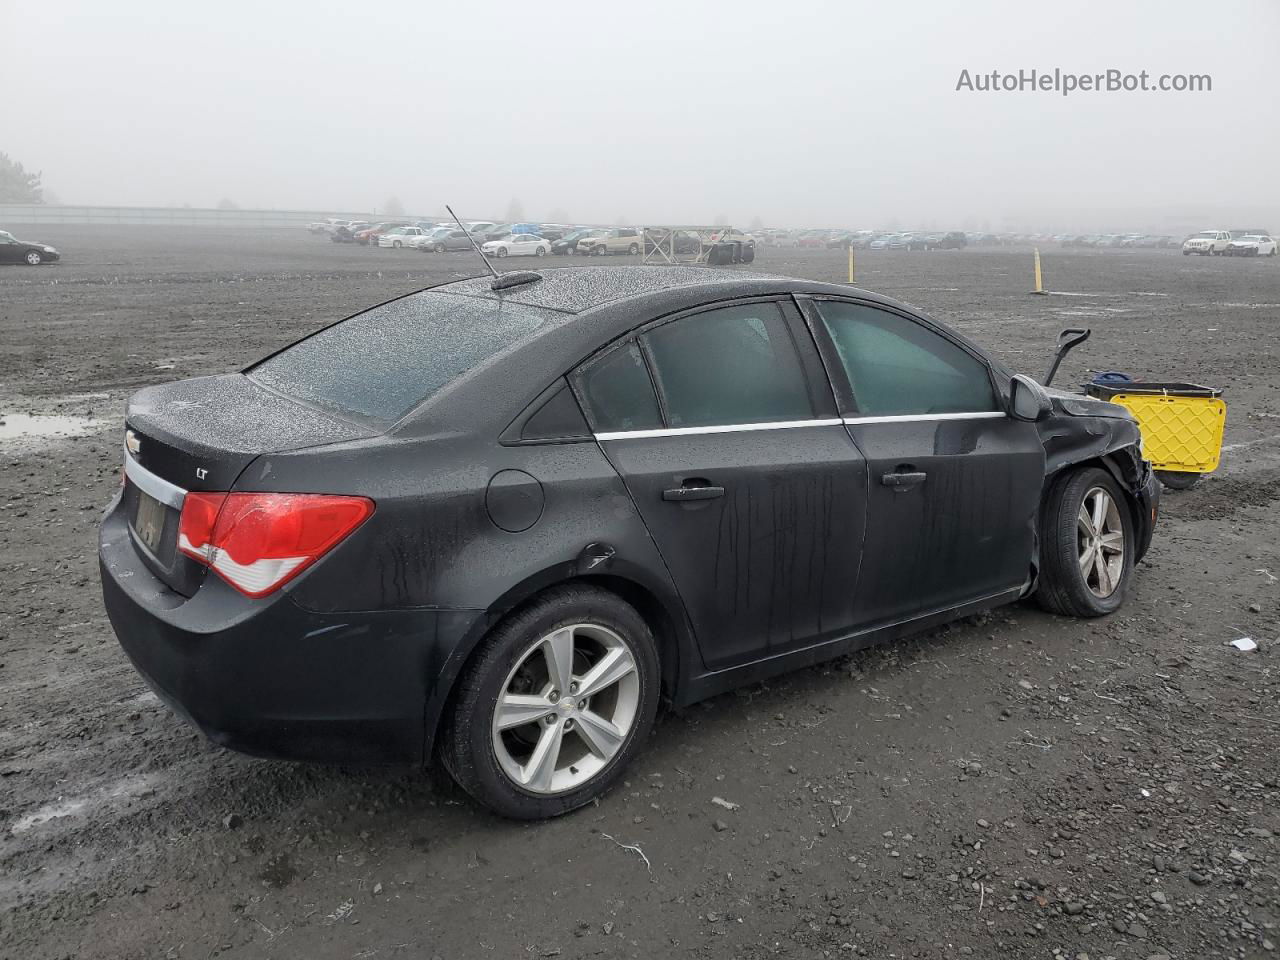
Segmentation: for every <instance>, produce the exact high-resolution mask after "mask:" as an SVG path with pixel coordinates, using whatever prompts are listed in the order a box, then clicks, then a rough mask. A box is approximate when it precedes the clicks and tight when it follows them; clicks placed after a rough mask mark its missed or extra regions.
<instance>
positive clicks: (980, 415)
mask: <svg viewBox="0 0 1280 960" xmlns="http://www.w3.org/2000/svg"><path fill="white" fill-rule="evenodd" d="M1005 416H1007V414H1006V413H1005V412H1004V411H1003V410H983V411H981V412H977V413H903V414H895V415H892V416H885V417H845V418H844V422H845V423H846V424H850V425H853V424H858V423H916V422H919V421H924V420H996V419H999V418H1002V417H1005Z"/></svg>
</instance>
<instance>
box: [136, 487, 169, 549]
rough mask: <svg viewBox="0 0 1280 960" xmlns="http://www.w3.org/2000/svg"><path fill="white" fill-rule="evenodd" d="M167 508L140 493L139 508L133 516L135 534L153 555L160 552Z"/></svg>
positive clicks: (145, 494)
mask: <svg viewBox="0 0 1280 960" xmlns="http://www.w3.org/2000/svg"><path fill="white" fill-rule="evenodd" d="M164 519H165V506H164V504H163V503H161V502H160V501H159V500H157V499H156V498H155V497H153V496H150V495H149V494H147V493H144V492H143V491H141V490H139V491H138V507H137V510H135V511H134V514H133V532H134V533H136V534H137V535H138V539H139V540H141V541H142V545H143V546H144V547H146V548H147V549H148V550H150V551H151V552H152V553H159V552H160V541H161V539H162V538H163V536H164Z"/></svg>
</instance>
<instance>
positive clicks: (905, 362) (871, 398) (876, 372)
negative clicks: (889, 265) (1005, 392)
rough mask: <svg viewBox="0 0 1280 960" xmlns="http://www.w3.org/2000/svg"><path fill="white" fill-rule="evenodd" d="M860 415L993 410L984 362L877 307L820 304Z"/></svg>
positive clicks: (941, 338) (839, 303) (988, 379)
mask: <svg viewBox="0 0 1280 960" xmlns="http://www.w3.org/2000/svg"><path fill="white" fill-rule="evenodd" d="M818 310H819V312H820V313H821V315H822V320H823V322H824V324H825V325H826V328H827V331H828V333H830V335H831V339H832V341H833V342H834V343H835V347H836V352H837V353H838V354H839V355H840V362H841V363H842V364H843V366H844V369H845V373H847V374H848V376H849V383H850V386H851V387H852V388H853V397H854V401H855V402H856V403H857V406H858V413H859V414H862V415H864V416H905V415H913V414H914V415H927V414H938V413H983V412H988V411H996V410H999V409H1000V408H999V407H998V406H997V405H996V399H995V394H994V392H993V391H992V389H991V380H990V377H989V376H988V374H987V367H986V364H984V363H983V362H982V361H980V360H978V359H977V358H975V357H974V356H973V355H972V354H970V353H968V352H967V351H965V350H963V349H962V348H960V347H959V346H957V345H956V344H954V343H952V342H951V341H950V340H948V339H946V338H945V337H943V336H941V335H940V334H938V333H935V332H934V331H933V330H930V329H929V328H928V327H926V326H924V325H923V324H919V323H916V322H914V321H912V320H908V319H906V318H905V317H900V316H898V315H897V314H894V313H889V312H888V311H886V310H880V309H878V308H876V307H869V306H864V305H862V304H856V303H843V302H839V301H826V302H822V303H819V304H818Z"/></svg>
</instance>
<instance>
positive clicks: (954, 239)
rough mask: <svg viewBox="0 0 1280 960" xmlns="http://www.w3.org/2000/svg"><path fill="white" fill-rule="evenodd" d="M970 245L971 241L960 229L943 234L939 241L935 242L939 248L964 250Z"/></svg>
mask: <svg viewBox="0 0 1280 960" xmlns="http://www.w3.org/2000/svg"><path fill="white" fill-rule="evenodd" d="M968 245H969V241H968V240H967V239H966V238H965V235H964V233H963V232H962V231H960V230H952V231H950V232H948V233H944V234H942V236H940V237H939V238H938V242H937V243H936V244H934V246H935V247H937V249H939V250H963V249H964V248H965V247H967V246H968Z"/></svg>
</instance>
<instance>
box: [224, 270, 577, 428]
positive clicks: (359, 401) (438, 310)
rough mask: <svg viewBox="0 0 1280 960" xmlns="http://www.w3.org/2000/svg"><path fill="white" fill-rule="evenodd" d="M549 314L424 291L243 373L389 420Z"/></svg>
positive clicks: (358, 414)
mask: <svg viewBox="0 0 1280 960" xmlns="http://www.w3.org/2000/svg"><path fill="white" fill-rule="evenodd" d="M553 316H554V314H551V313H549V312H546V311H543V310H538V309H536V308H534V307H525V306H520V305H519V304H514V303H510V302H507V303H502V302H500V301H497V300H486V299H479V298H472V297H455V296H451V295H449V294H447V293H438V292H433V291H427V292H425V293H418V294H414V295H412V296H408V297H402V298H401V299H399V300H394V301H392V302H391V303H385V304H383V305H382V306H380V307H374V308H373V309H372V310H367V311H365V312H364V313H360V314H357V315H356V316H354V317H350V318H348V319H346V320H343V321H341V322H340V323H336V324H334V325H333V326H331V327H326V328H325V329H324V330H321V331H319V332H318V333H316V334H313V335H312V336H310V337H307V338H306V339H305V340H300V341H298V342H297V343H295V344H294V345H293V346H291V347H287V348H285V349H284V350H282V351H281V352H280V353H277V354H276V355H275V356H273V357H268V358H267V359H266V360H263V361H262V362H261V363H259V364H257V365H256V366H254V367H251V368H250V369H249V370H247V371H246V373H247V374H248V376H249V377H250V378H251V379H253V380H256V381H257V382H258V383H261V384H262V385H263V386H266V387H269V388H271V389H272V390H277V391H279V392H280V393H283V394H285V395H286V396H290V397H296V398H297V399H299V400H303V401H306V402H308V403H312V404H314V405H316V406H318V407H322V408H324V409H326V410H331V411H333V412H335V413H337V414H339V415H342V416H352V417H355V418H357V419H364V420H372V421H375V422H377V423H379V424H390V423H392V422H394V421H396V420H398V419H400V417H402V416H404V415H405V414H406V413H408V412H409V411H410V410H412V409H413V408H414V407H416V406H417V405H418V404H420V403H422V402H423V401H424V400H426V399H427V398H428V397H430V396H431V395H432V394H434V393H436V391H438V390H440V388H442V387H444V386H445V385H446V384H448V383H449V382H450V381H452V380H455V379H457V378H458V377H460V376H462V375H463V374H465V373H467V372H468V371H470V370H472V369H474V368H475V367H477V366H479V365H480V364H482V363H484V362H485V361H487V360H490V359H492V358H494V357H496V356H498V355H499V354H503V353H507V352H509V351H511V350H513V349H515V348H517V347H518V346H519V345H520V344H521V343H522V342H523V341H524V340H525V339H526V338H528V337H529V336H530V335H531V334H532V333H533V332H534V331H536V330H537V329H538V328H540V327H542V326H544V325H545V324H547V323H549V322H550V318H551V317H553Z"/></svg>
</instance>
